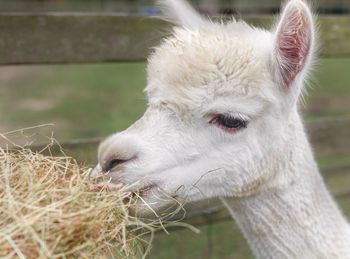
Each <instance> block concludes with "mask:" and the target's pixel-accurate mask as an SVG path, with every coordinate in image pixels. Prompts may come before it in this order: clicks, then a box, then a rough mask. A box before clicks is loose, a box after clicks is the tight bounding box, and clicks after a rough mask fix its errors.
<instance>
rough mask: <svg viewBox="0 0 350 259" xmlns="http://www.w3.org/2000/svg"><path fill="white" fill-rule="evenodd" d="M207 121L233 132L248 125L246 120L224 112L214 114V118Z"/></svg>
mask: <svg viewBox="0 0 350 259" xmlns="http://www.w3.org/2000/svg"><path fill="white" fill-rule="evenodd" d="M209 123H210V124H214V125H216V126H218V127H220V128H222V129H224V130H226V131H228V132H234V131H237V130H240V129H242V128H246V127H247V125H248V121H246V120H244V119H241V118H236V117H233V116H230V115H225V114H219V115H216V116H214V118H212V119H211V120H210V121H209Z"/></svg>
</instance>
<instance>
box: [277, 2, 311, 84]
mask: <svg viewBox="0 0 350 259" xmlns="http://www.w3.org/2000/svg"><path fill="white" fill-rule="evenodd" d="M313 42H314V25H313V17H312V14H311V11H310V9H309V7H308V6H307V5H306V3H305V2H304V1H303V0H291V1H289V2H288V3H287V5H286V6H285V8H284V10H283V13H282V15H281V18H280V20H279V22H278V25H277V29H276V32H275V41H274V49H273V51H274V53H273V56H272V59H273V63H274V73H275V79H276V81H277V82H278V83H279V84H280V85H282V86H283V87H285V88H288V87H290V86H291V85H292V84H293V82H294V81H295V79H296V77H297V76H298V75H299V74H300V73H302V72H303V71H304V70H307V68H306V67H307V65H308V63H309V61H310V60H311V56H312V54H313V53H312V52H313V44H314V43H313Z"/></svg>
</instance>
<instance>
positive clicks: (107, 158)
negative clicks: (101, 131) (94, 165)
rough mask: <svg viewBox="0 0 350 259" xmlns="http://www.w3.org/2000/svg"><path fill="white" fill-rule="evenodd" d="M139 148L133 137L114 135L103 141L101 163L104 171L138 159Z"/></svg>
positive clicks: (100, 154) (100, 155)
mask: <svg viewBox="0 0 350 259" xmlns="http://www.w3.org/2000/svg"><path fill="white" fill-rule="evenodd" d="M137 154H138V148H137V145H136V142H135V140H134V139H133V138H131V137H129V136H125V135H123V136H121V135H114V136H112V137H110V138H108V139H107V140H105V141H104V142H102V143H101V145H100V148H99V155H98V156H99V159H98V160H99V165H100V166H101V169H102V171H103V172H109V171H111V170H112V169H114V168H117V167H120V166H122V165H125V164H127V163H129V162H130V161H132V160H134V159H136V157H137Z"/></svg>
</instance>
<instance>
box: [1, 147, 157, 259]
mask: <svg viewBox="0 0 350 259" xmlns="http://www.w3.org/2000/svg"><path fill="white" fill-rule="evenodd" d="M97 181H99V182H100V180H98V179H90V178H89V170H88V169H86V168H81V167H80V166H79V165H78V164H77V163H76V162H75V161H74V159H72V158H69V157H65V156H63V157H52V156H44V155H42V154H40V153H34V152H32V151H30V150H29V149H24V148H21V149H16V150H12V151H9V150H6V149H2V148H0V257H1V258H2V257H5V258H77V257H79V258H121V257H128V258H130V257H135V256H137V255H138V257H140V253H141V254H143V253H144V252H145V250H144V247H145V246H144V244H142V241H141V240H142V238H141V237H140V236H138V235H137V234H136V232H135V231H132V230H130V229H129V228H128V226H134V229H135V228H136V229H138V230H139V229H140V228H147V229H148V230H152V227H153V226H151V225H144V224H145V223H141V222H139V221H138V220H137V219H136V218H134V217H131V216H130V215H129V212H128V209H129V206H131V203H130V202H129V203H128V204H125V200H126V199H127V198H128V195H129V193H127V192H126V191H125V190H123V189H120V190H117V191H116V190H113V191H111V190H110V189H109V187H108V184H106V185H103V187H101V185H100V184H98V186H100V187H99V188H97V189H96V186H97V185H96V183H97ZM94 183H95V184H94ZM127 200H130V199H127ZM135 226H136V227H135Z"/></svg>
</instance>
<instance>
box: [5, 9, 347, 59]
mask: <svg viewBox="0 0 350 259" xmlns="http://www.w3.org/2000/svg"><path fill="white" fill-rule="evenodd" d="M245 20H246V21H247V22H249V23H252V24H255V25H258V26H262V27H267V28H269V27H270V26H271V24H272V22H273V18H272V17H271V16H254V17H252V16H250V17H246V18H245ZM319 24H320V26H319V27H320V40H321V55H322V56H325V57H330V56H332V57H346V56H350V45H349V44H348V39H349V38H350V26H349V24H350V16H321V17H319ZM170 28H171V26H170V24H169V23H167V22H165V21H162V20H160V19H157V18H147V17H130V16H128V17H127V16H125V17H122V16H116V15H113V14H109V15H108V14H103V15H101V14H67V13H66V14H55V13H49V14H0V64H3V65H9V64H57V63H95V62H112V61H118V62H120V61H144V60H145V59H146V57H147V56H148V54H149V53H150V51H151V48H152V47H153V46H155V45H157V44H158V43H159V41H160V40H161V39H162V38H163V37H164V36H166V35H168V34H169V32H170Z"/></svg>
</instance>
